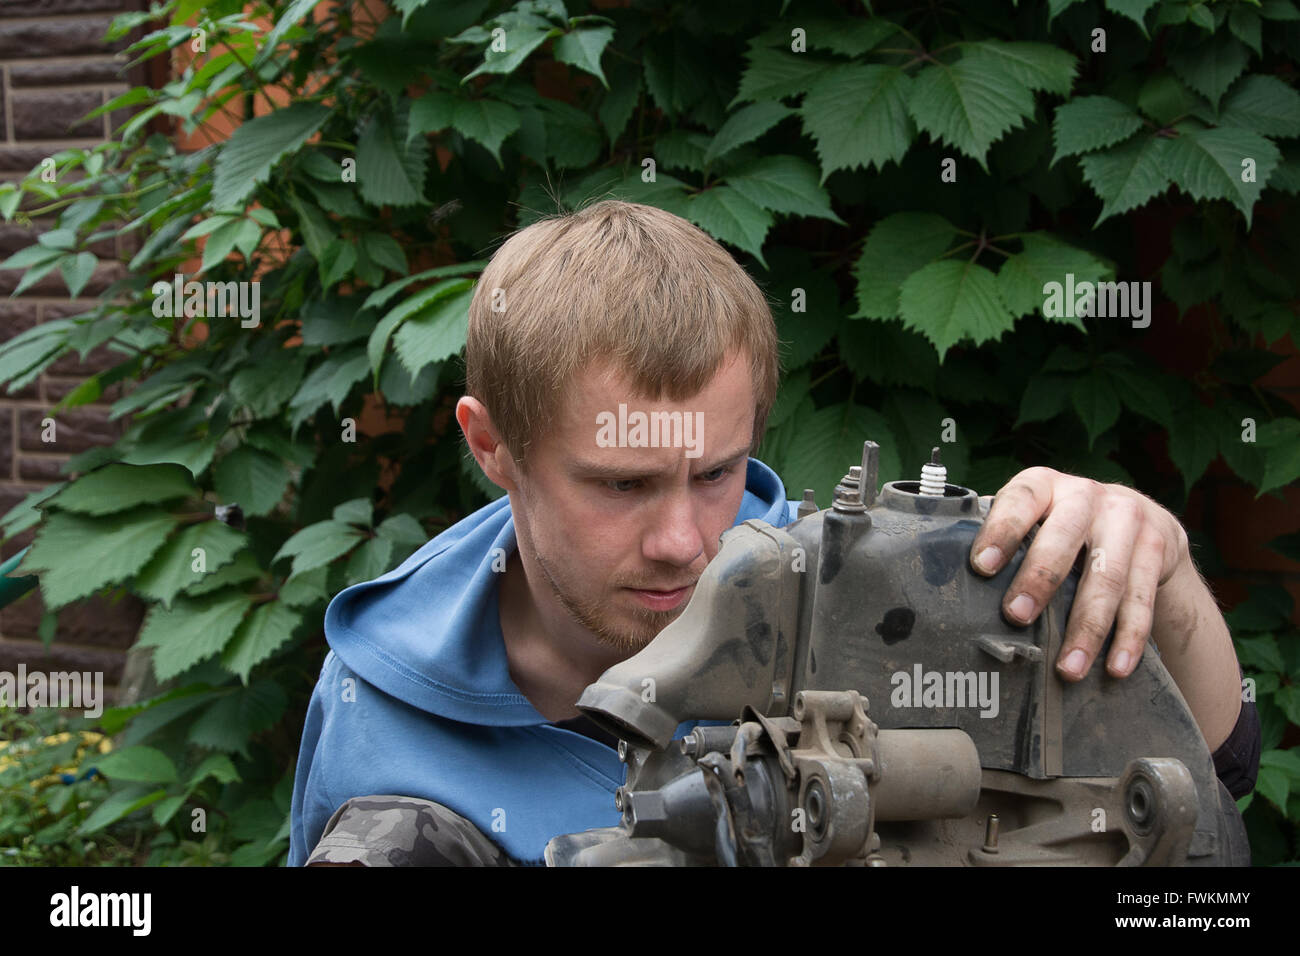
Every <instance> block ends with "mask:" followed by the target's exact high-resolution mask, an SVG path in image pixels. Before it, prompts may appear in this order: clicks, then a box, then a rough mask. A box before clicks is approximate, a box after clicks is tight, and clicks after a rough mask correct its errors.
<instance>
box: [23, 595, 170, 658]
mask: <svg viewBox="0 0 1300 956" xmlns="http://www.w3.org/2000/svg"><path fill="white" fill-rule="evenodd" d="M145 610H146V608H145V605H144V603H143V602H142V601H141V600H140V599H139V598H137V597H135V596H134V595H130V594H128V595H126V596H125V597H123V598H122V599H120V600H119V601H117V602H116V603H112V602H110V601H108V600H106V599H105V598H103V597H101V596H99V595H98V594H92V595H91V596H90V597H88V598H86V599H85V600H82V601H75V602H73V603H72V604H68V605H65V606H64V607H61V608H59V626H58V630H57V631H56V632H55V636H54V642H55V646H56V647H57V646H58V645H59V644H61V643H66V644H78V645H82V646H88V647H102V648H111V649H117V650H126V649H127V648H128V647H130V646H131V645H132V644H134V643H135V636H136V634H137V633H138V632H139V630H140V622H141V621H143V620H144V614H145ZM44 614H45V602H44V601H43V600H42V599H41V592H40V588H37V589H36V590H34V591H33V592H31V594H29V595H28V596H26V597H24V598H23V599H22V600H20V601H17V602H16V603H14V604H11V605H10V606H9V607H7V608H5V609H4V610H0V633H3V634H4V636H5V637H6V638H10V639H14V640H30V641H37V640H40V634H39V628H40V625H41V616H42V615H44Z"/></svg>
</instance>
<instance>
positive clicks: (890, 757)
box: [871, 729, 980, 822]
mask: <svg viewBox="0 0 1300 956" xmlns="http://www.w3.org/2000/svg"><path fill="white" fill-rule="evenodd" d="M876 756H877V760H876V768H877V773H878V774H879V776H878V777H877V779H876V781H874V782H873V783H872V785H871V800H872V802H873V803H874V804H875V809H876V820H877V821H878V822H889V821H894V820H935V819H941V818H947V817H964V816H966V815H967V814H969V813H970V812H971V811H972V810H974V809H975V805H976V804H977V803H978V802H979V798H980V757H979V752H978V751H977V750H976V749H975V741H973V740H971V738H970V735H969V734H967V733H966V731H964V730H951V729H941V730H882V731H880V734H879V736H878V737H877V739H876Z"/></svg>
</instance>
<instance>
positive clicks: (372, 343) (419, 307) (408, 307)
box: [366, 279, 474, 382]
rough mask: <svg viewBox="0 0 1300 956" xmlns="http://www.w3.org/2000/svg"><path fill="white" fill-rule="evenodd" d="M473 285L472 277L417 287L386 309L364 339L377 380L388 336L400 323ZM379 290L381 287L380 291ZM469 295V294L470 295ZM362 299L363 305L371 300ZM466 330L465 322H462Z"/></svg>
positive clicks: (368, 357) (386, 348)
mask: <svg viewBox="0 0 1300 956" xmlns="http://www.w3.org/2000/svg"><path fill="white" fill-rule="evenodd" d="M473 287H474V281H473V280H472V279H455V280H448V281H446V282H439V283H437V284H436V285H432V286H429V287H428V288H427V289H421V290H420V291H419V292H417V293H416V294H415V295H413V296H411V297H410V298H409V299H406V300H405V301H403V302H401V303H399V304H398V305H397V306H395V307H394V308H392V309H391V310H389V312H388V313H387V314H386V315H385V316H384V317H383V318H382V319H380V320H379V321H378V322H377V323H376V324H375V328H374V331H373V332H371V333H370V339H369V340H368V341H367V342H366V356H367V361H368V362H369V365H370V369H371V373H372V375H373V376H374V378H375V381H376V382H378V378H379V367H380V365H381V364H382V363H383V361H384V355H385V354H386V353H387V352H388V340H389V338H391V337H392V334H393V332H394V330H396V329H397V327H398V326H400V325H401V324H402V323H403V322H405V321H406V320H408V319H410V318H411V317H412V316H414V315H424V314H428V313H429V312H430V311H432V310H433V309H434V308H435V307H436V306H437V304H438V303H439V302H441V301H443V300H444V299H447V298H449V297H452V296H456V295H459V294H462V293H465V292H466V291H467V290H471V289H473ZM380 291H383V290H380ZM471 297H472V295H471ZM373 298H374V295H373V294H372V295H371V296H370V298H367V299H366V304H367V306H368V305H369V304H370V301H371V299H373ZM466 328H467V329H468V324H467V325H466ZM464 344H465V343H464V338H463V337H462V339H461V342H460V345H457V346H456V349H457V350H459V348H460V346H461V345H464Z"/></svg>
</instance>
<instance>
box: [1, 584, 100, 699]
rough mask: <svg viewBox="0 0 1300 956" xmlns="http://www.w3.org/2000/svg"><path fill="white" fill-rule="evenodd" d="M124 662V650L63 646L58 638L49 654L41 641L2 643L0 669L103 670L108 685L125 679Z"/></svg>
mask: <svg viewBox="0 0 1300 956" xmlns="http://www.w3.org/2000/svg"><path fill="white" fill-rule="evenodd" d="M27 600H30V598H28V599H27ZM124 663H125V657H124V655H123V654H122V652H121V651H118V650H104V649H103V648H97V647H78V646H77V645H75V644H63V643H61V642H60V641H59V639H58V637H57V636H56V637H55V639H54V643H53V644H51V645H50V649H49V650H48V651H46V649H45V647H44V645H42V644H41V642H40V641H39V640H37V641H11V640H0V670H4V671H9V672H10V673H11V674H12V673H17V671H18V665H19V664H26V665H27V671H28V673H30V672H31V671H34V670H40V671H74V670H75V671H90V672H92V673H93V672H95V671H102V672H103V674H104V683H105V684H116V683H117V682H118V680H120V679H121V677H122V665H123V664H124Z"/></svg>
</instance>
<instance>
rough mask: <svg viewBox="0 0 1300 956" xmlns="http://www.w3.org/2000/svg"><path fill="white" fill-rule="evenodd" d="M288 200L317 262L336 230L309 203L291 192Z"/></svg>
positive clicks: (327, 218)
mask: <svg viewBox="0 0 1300 956" xmlns="http://www.w3.org/2000/svg"><path fill="white" fill-rule="evenodd" d="M288 202H289V206H290V208H292V209H293V211H294V212H295V213H297V215H298V227H299V229H301V230H302V239H303V242H304V243H305V244H306V246H307V251H308V252H310V253H311V254H312V258H314V259H316V260H317V261H318V262H319V261H320V260H322V259H324V258H325V250H326V249H327V248H329V245H330V243H332V242H334V241H335V238H336V236H337V233H338V230H337V229H336V228H335V227H334V223H332V222H331V221H330V218H329V217H328V216H326V215H325V213H323V212H321V210H319V209H318V208H316V207H315V206H313V205H312V204H311V203H308V202H303V201H302V200H301V199H299V198H298V197H297V196H296V195H293V194H290V196H289V200H288ZM209 247H210V246H209ZM205 261H206V250H205Z"/></svg>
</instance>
